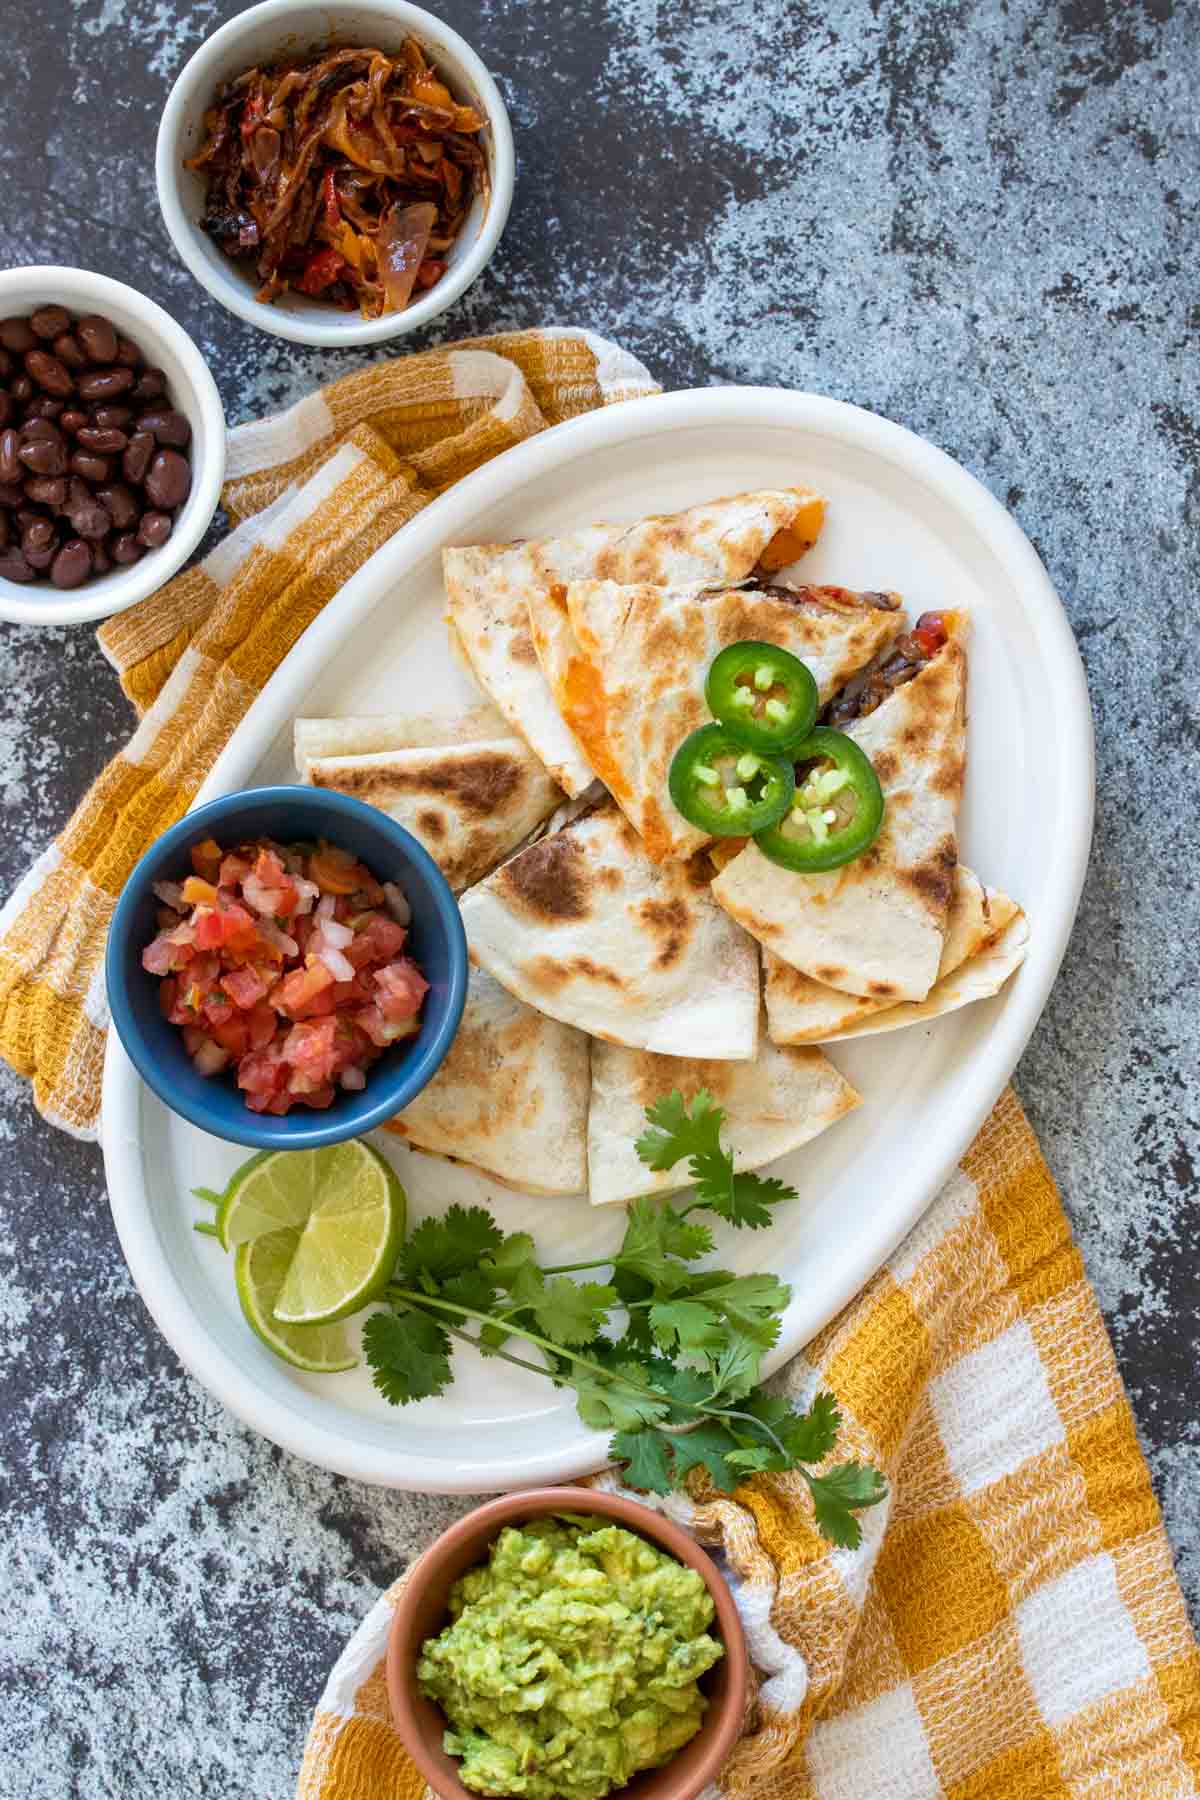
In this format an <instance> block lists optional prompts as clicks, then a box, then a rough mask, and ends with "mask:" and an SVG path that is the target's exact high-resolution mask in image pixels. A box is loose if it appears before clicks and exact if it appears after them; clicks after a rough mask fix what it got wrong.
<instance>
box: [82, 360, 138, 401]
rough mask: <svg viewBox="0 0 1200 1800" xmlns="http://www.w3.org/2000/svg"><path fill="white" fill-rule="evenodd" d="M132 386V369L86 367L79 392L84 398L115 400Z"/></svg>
mask: <svg viewBox="0 0 1200 1800" xmlns="http://www.w3.org/2000/svg"><path fill="white" fill-rule="evenodd" d="M132 386H133V372H132V370H130V369H119V368H116V367H114V368H111V369H86V370H85V371H84V373H83V374H82V375H81V376H80V377H79V394H80V398H81V399H83V400H113V399H115V398H116V396H117V395H118V394H123V393H125V392H126V390H127V389H128V388H131V387H132Z"/></svg>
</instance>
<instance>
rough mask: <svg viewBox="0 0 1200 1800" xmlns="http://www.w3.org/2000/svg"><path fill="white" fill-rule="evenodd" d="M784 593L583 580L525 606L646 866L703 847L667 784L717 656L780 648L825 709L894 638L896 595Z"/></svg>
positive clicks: (567, 707) (562, 698) (698, 721)
mask: <svg viewBox="0 0 1200 1800" xmlns="http://www.w3.org/2000/svg"><path fill="white" fill-rule="evenodd" d="M791 591H794V593H795V598H794V599H792V598H789V597H787V595H788V594H789V590H786V589H782V588H775V589H772V590H766V591H759V590H755V589H753V588H745V589H743V588H732V589H730V588H726V589H718V590H716V591H713V590H707V591H698V590H696V589H692V590H690V591H689V590H679V589H667V588H661V587H651V586H647V585H640V586H637V587H621V586H619V585H618V584H617V583H616V582H612V581H584V582H573V583H572V584H571V585H570V586H569V587H568V588H566V589H565V590H563V589H561V588H560V589H551V590H548V591H544V592H542V593H540V594H539V595H537V596H531V598H530V603H529V615H530V625H531V628H532V631H533V639H534V644H535V646H536V648H537V652H538V656H539V658H540V660H541V663H542V668H543V670H544V671H545V674H546V678H547V680H548V681H549V683H550V691H551V692H552V694H553V695H554V698H555V701H556V702H557V704H558V707H559V710H560V712H561V713H562V716H563V718H564V719H565V720H566V722H567V724H568V725H569V726H570V728H571V730H572V732H573V733H574V735H575V737H576V738H577V740H578V742H579V744H580V745H581V747H582V749H583V751H584V754H585V755H586V757H587V759H588V762H589V763H590V764H591V766H592V768H594V769H595V771H596V773H597V775H598V776H599V777H600V779H601V780H602V781H603V782H604V783H605V785H606V786H607V787H608V789H609V790H610V792H611V793H612V795H613V797H614V798H615V800H616V801H617V803H618V805H619V806H620V807H621V810H622V811H623V812H624V814H625V816H626V818H628V820H629V822H630V824H631V825H633V827H634V829H635V830H636V831H637V832H638V834H639V835H640V837H641V839H642V842H643V843H644V844H645V846H646V849H647V851H648V852H649V854H650V856H651V857H652V858H653V860H654V861H655V862H660V861H661V860H662V859H663V858H664V857H667V856H692V855H694V854H695V852H696V851H697V850H699V849H700V848H701V847H702V846H703V845H705V844H707V843H710V842H711V841H712V840H711V838H710V836H709V835H708V833H706V832H704V831H701V830H699V829H698V827H697V826H695V825H691V824H689V822H688V821H687V820H686V819H685V818H684V817H683V814H682V813H680V812H679V811H677V810H676V807H675V805H674V802H673V801H672V799H671V795H670V792H669V790H668V786H667V776H668V773H669V771H670V767H671V760H672V758H673V757H674V755H675V752H676V750H678V748H679V746H680V744H682V742H683V740H684V738H685V737H687V735H688V733H689V732H691V731H695V730H696V729H697V728H698V727H699V726H701V725H706V724H708V722H709V720H710V718H711V716H712V715H711V714H710V712H709V709H708V704H707V702H706V700H705V698H704V682H705V677H706V676H707V674H708V670H709V667H710V665H711V663H712V660H713V658H714V657H715V656H716V655H717V653H718V651H720V650H723V649H724V648H725V647H726V645H728V644H736V643H740V642H741V641H742V640H744V639H746V638H757V639H760V640H762V641H763V642H764V643H768V644H779V645H782V647H783V648H784V649H785V650H790V651H791V653H792V655H793V656H798V657H799V658H800V659H801V661H802V662H805V663H807V665H808V667H809V668H810V669H811V671H812V673H813V676H814V678H815V680H816V683H817V689H818V692H819V694H820V697H821V701H822V703H823V702H824V701H826V700H828V699H829V698H830V697H831V696H832V695H833V694H835V693H836V692H837V691H838V689H839V688H841V687H843V686H844V685H845V683H846V682H847V681H848V680H849V679H850V677H851V676H852V675H854V674H856V673H857V672H858V670H859V669H861V668H863V667H865V665H866V664H867V663H869V662H870V661H871V660H872V659H873V658H874V657H875V656H876V655H878V654H879V652H880V651H882V650H884V649H885V648H886V647H887V646H888V645H889V644H890V643H891V642H892V640H893V639H894V638H895V637H897V636H898V635H899V633H900V632H901V631H902V630H903V629H904V625H905V618H904V614H903V612H901V611H900V607H899V597H898V596H897V595H879V596H861V595H858V594H852V593H850V592H849V591H848V590H847V589H845V588H820V587H806V588H798V589H795V590H791ZM888 602H890V603H891V604H890V605H888V604H887V603H888ZM564 606H565V608H566V612H567V617H568V622H569V627H570V628H569V629H568V630H563V629H562V628H561V626H562V612H563V607H564Z"/></svg>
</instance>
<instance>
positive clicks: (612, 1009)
mask: <svg viewBox="0 0 1200 1800" xmlns="http://www.w3.org/2000/svg"><path fill="white" fill-rule="evenodd" d="M461 904H462V916H463V923H464V925H465V926H466V928H467V939H468V942H469V944H470V947H471V957H472V960H473V961H474V962H475V963H476V964H478V965H479V967H481V968H484V969H486V970H487V971H488V973H489V974H491V975H494V976H495V977H496V979H497V981H499V982H502V983H503V985H504V986H505V987H506V988H507V989H508V990H509V992H510V993H513V994H516V995H517V997H518V998H519V999H521V1000H524V1001H526V1002H527V1003H528V1004H529V1005H530V1006H536V1007H537V1008H538V1010H539V1011H541V1012H544V1013H548V1014H549V1015H550V1017H551V1018H554V1019H561V1020H562V1021H563V1022H564V1023H565V1024H568V1025H575V1026H577V1027H578V1028H579V1029H580V1030H581V1031H587V1032H590V1033H591V1035H592V1036H593V1037H598V1038H603V1039H605V1040H607V1041H608V1042H609V1043H614V1044H625V1045H627V1046H629V1047H630V1048H631V1049H635V1050H656V1051H658V1052H660V1053H661V1054H663V1055H666V1056H685V1055H689V1054H697V1055H701V1056H711V1057H715V1058H719V1059H720V1060H721V1061H736V1060H746V1059H748V1058H751V1057H753V1056H754V1054H755V1050H756V1048H757V1039H758V1010H759V999H758V992H759V976H758V947H757V945H756V944H755V943H754V941H753V940H752V939H751V938H749V937H747V936H746V933H745V932H744V931H742V930H741V929H740V927H739V926H737V925H735V924H734V923H733V921H732V919H730V918H729V917H728V916H727V915H726V914H725V913H723V912H722V911H721V909H720V907H718V906H716V905H714V904H713V899H712V895H711V893H710V891H709V884H708V871H707V869H706V868H705V867H703V859H702V858H697V859H696V861H695V862H692V863H680V862H671V863H665V864H662V865H661V866H656V865H655V864H654V863H652V862H651V861H650V859H649V857H648V856H647V855H646V853H645V851H644V850H643V849H642V846H641V842H640V840H639V838H638V836H637V834H636V832H635V831H634V830H633V828H632V827H631V826H630V825H629V824H628V822H627V821H626V820H625V819H624V818H623V817H622V815H621V813H620V811H619V809H618V808H617V807H616V806H615V805H614V804H613V802H612V801H611V800H609V801H606V802H605V803H604V804H603V805H602V806H599V807H597V808H596V810H595V811H594V812H590V813H587V814H586V815H585V816H584V817H582V818H580V819H577V820H575V821H574V822H573V823H572V824H570V825H567V826H565V827H564V829H563V830H562V831H558V832H555V833H554V834H553V835H552V836H549V837H544V838H541V839H540V840H539V841H538V842H537V843H535V844H532V845H530V846H529V848H528V849H526V850H522V851H520V852H519V853H518V854H517V855H516V856H514V857H511V858H510V859H509V861H508V862H506V863H504V864H502V866H501V867H500V868H499V869H497V870H496V872H495V874H494V875H491V876H489V877H488V879H487V880H486V881H484V882H481V883H480V884H479V886H478V887H474V888H472V889H471V891H470V892H469V893H467V894H464V895H463V898H462V903H461Z"/></svg>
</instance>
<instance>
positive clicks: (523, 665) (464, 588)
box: [442, 487, 824, 795]
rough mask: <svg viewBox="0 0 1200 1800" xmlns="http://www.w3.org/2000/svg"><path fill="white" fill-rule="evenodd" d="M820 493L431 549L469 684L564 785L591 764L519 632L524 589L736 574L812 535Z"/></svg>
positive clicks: (705, 579) (732, 578)
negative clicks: (436, 554)
mask: <svg viewBox="0 0 1200 1800" xmlns="http://www.w3.org/2000/svg"><path fill="white" fill-rule="evenodd" d="M823 515H824V502H823V500H822V499H821V497H820V495H819V494H816V493H814V492H813V491H812V490H811V489H810V488H803V487H796V488H764V489H762V490H760V491H759V492H757V493H750V494H734V495H732V496H730V497H728V498H724V499H719V500H711V501H708V502H707V503H706V504H704V505H702V506H693V507H690V508H689V509H688V510H687V511H686V512H680V513H670V514H666V515H664V516H662V517H658V518H649V519H639V520H637V521H636V522H635V523H633V524H624V525H590V526H586V527H584V529H583V530H581V531H575V532H570V533H568V534H567V535H565V536H563V537H554V538H535V539H530V540H529V541H528V542H526V543H517V544H474V545H469V546H466V547H464V548H461V549H450V550H446V551H444V552H443V556H442V565H443V570H444V573H445V579H446V610H447V621H448V624H449V626H450V630H451V636H452V640H453V639H454V638H455V637H457V640H458V645H459V648H461V650H462V652H463V653H464V655H465V657H466V660H467V662H468V663H469V665H470V667H471V669H472V672H473V673H474V676H475V679H476V681H478V683H479V685H480V687H481V688H482V689H483V690H484V692H485V693H486V694H489V695H490V696H491V698H492V699H493V700H494V701H495V703H496V705H497V706H498V707H499V708H500V710H501V712H502V713H503V714H504V716H505V718H506V719H507V720H508V721H509V724H510V725H511V726H512V727H513V729H514V730H516V731H519V732H520V733H521V735H522V736H523V737H524V738H525V739H526V740H527V741H528V742H529V744H530V745H531V746H532V747H533V749H534V750H536V752H537V754H538V755H539V756H540V757H541V759H542V761H543V763H544V764H545V765H546V767H547V769H549V771H550V773H551V774H552V775H553V777H554V779H555V780H556V781H557V782H558V783H559V785H560V786H561V787H563V788H564V789H565V790H566V792H567V793H568V794H572V795H574V794H578V793H581V792H582V791H583V789H584V788H586V787H587V786H588V784H589V782H590V781H591V780H592V775H593V771H592V769H591V768H590V767H589V765H588V761H587V758H586V757H585V756H584V755H583V753H582V751H581V750H580V747H579V745H578V743H577V742H576V741H575V739H574V737H573V736H572V735H571V732H570V731H569V730H568V728H567V726H566V725H564V723H563V721H562V718H561V716H560V714H559V711H558V708H557V706H556V705H555V704H554V701H553V699H552V697H551V694H550V690H549V688H548V687H547V685H546V679H545V677H544V675H543V674H542V670H541V666H540V664H539V662H538V658H537V653H536V651H535V649H534V646H533V640H532V638H531V636H530V631H529V616H528V610H527V602H528V600H529V598H530V596H531V595H532V594H535V593H537V592H539V591H542V590H544V589H546V588H550V587H557V586H563V585H565V584H566V583H567V582H571V581H583V580H610V581H629V582H655V583H662V584H664V585H666V584H669V585H671V586H674V587H680V586H688V585H689V584H692V583H697V584H704V583H713V584H726V585H730V586H732V585H733V584H734V583H736V582H739V581H744V580H745V579H746V578H747V576H749V575H750V574H751V573H752V572H753V571H754V569H755V568H758V567H761V568H764V569H766V570H767V571H768V572H773V571H774V570H776V569H779V568H782V567H783V566H784V565H785V564H787V563H790V562H794V561H795V560H796V558H797V557H799V556H801V555H803V553H804V551H805V550H807V549H809V548H810V547H811V545H812V544H813V543H815V541H816V538H817V535H818V533H819V532H820V529H821V522H822V518H823Z"/></svg>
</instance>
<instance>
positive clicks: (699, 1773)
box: [387, 1487, 749, 1800]
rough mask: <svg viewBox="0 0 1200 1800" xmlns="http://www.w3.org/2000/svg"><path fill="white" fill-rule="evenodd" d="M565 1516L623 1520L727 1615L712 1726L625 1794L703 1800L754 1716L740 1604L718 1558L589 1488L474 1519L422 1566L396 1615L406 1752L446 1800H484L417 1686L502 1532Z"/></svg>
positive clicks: (394, 1649) (563, 1490)
mask: <svg viewBox="0 0 1200 1800" xmlns="http://www.w3.org/2000/svg"><path fill="white" fill-rule="evenodd" d="M556 1512H572V1513H595V1514H597V1515H598V1516H600V1517H602V1518H606V1519H615V1520H616V1521H617V1522H618V1524H620V1525H623V1526H625V1527H626V1529H627V1530H629V1531H636V1532H637V1533H638V1535H639V1537H644V1538H646V1539H647V1540H648V1541H649V1542H650V1543H652V1544H655V1545H657V1546H658V1548H659V1549H660V1550H665V1551H667V1553H668V1554H669V1555H671V1556H674V1557H675V1558H676V1559H677V1560H678V1561H679V1562H681V1563H685V1564H686V1565H687V1567H688V1568H689V1569H695V1570H696V1572H697V1574H699V1575H700V1576H701V1577H702V1578H703V1580H704V1583H705V1586H706V1587H707V1588H708V1591H709V1593H710V1594H711V1595H712V1597H713V1604H714V1605H715V1607H716V1609H717V1611H716V1618H715V1619H714V1620H713V1626H712V1629H713V1630H714V1631H715V1633H716V1635H717V1636H718V1637H719V1638H720V1640H721V1642H722V1643H723V1644H724V1646H725V1654H724V1656H723V1657H722V1658H721V1660H720V1662H719V1663H717V1665H716V1667H715V1668H713V1669H710V1670H709V1672H708V1674H707V1675H706V1676H705V1677H704V1679H703V1681H702V1682H701V1686H702V1687H703V1689H704V1691H705V1693H706V1694H707V1696H708V1710H707V1711H706V1712H705V1715H704V1723H703V1725H701V1727H700V1730H699V1731H698V1732H697V1733H696V1735H695V1737H694V1738H692V1740H691V1742H690V1743H687V1744H685V1745H684V1747H683V1749H682V1750H681V1751H680V1752H679V1754H678V1755H677V1756H675V1757H673V1758H672V1760H671V1761H670V1762H669V1763H665V1764H664V1765H663V1767H662V1768H661V1769H647V1770H645V1771H644V1772H643V1773H642V1774H640V1775H638V1776H636V1777H635V1778H634V1780H633V1781H631V1782H630V1783H629V1785H628V1786H627V1787H624V1788H622V1789H620V1795H621V1800H693V1797H694V1796H695V1795H696V1794H698V1793H699V1792H700V1791H701V1789H702V1788H704V1787H706V1786H707V1784H708V1783H709V1782H710V1781H711V1780H712V1779H713V1778H714V1776H715V1775H716V1773H717V1771H718V1769H719V1768H720V1767H721V1764H722V1763H723V1762H724V1761H725V1758H726V1757H727V1756H728V1754H729V1752H730V1750H731V1749H732V1747H733V1744H734V1742H735V1740H736V1739H737V1736H738V1733H739V1731H740V1730H741V1726H742V1718H743V1715H744V1713H745V1707H746V1686H747V1681H748V1678H749V1659H748V1657H747V1655H746V1640H745V1637H744V1635H743V1633H742V1625H741V1620H740V1619H739V1618H738V1613H737V1607H736V1606H735V1605H734V1602H733V1595H732V1594H731V1593H730V1591H729V1589H728V1587H727V1586H726V1585H725V1582H724V1580H723V1579H722V1577H721V1575H720V1574H719V1572H718V1570H717V1567H716V1565H715V1563H714V1562H713V1561H712V1558H711V1557H709V1556H706V1555H705V1553H704V1551H703V1550H701V1549H700V1548H699V1546H698V1545H697V1544H695V1543H693V1541H692V1539H691V1538H690V1537H688V1535H687V1533H686V1532H684V1531H681V1530H680V1529H679V1527H678V1526H677V1525H672V1524H671V1523H670V1521H669V1520H667V1519H664V1518H662V1517H661V1516H660V1515H659V1514H658V1513H656V1512H652V1511H651V1509H650V1508H649V1507H648V1506H641V1505H639V1503H638V1502H637V1501H636V1500H625V1499H621V1498H619V1497H618V1496H617V1495H615V1494H598V1493H593V1492H591V1491H590V1490H589V1489H588V1488H577V1487H548V1488H532V1489H529V1490H528V1491H526V1492H525V1493H517V1494H505V1495H503V1496H502V1497H501V1498H500V1499H499V1500H492V1501H489V1503H488V1504H487V1505H486V1506H481V1507H479V1508H478V1509H477V1510H476V1511H475V1512H473V1513H468V1515H467V1517H466V1518H465V1519H460V1520H459V1522H458V1524H457V1525H452V1526H451V1527H450V1529H449V1531H444V1532H443V1533H442V1535H441V1537H440V1538H438V1539H437V1540H436V1542H435V1543H433V1544H431V1545H430V1547H429V1549H428V1550H426V1551H425V1552H424V1554H423V1555H422V1556H420V1557H419V1558H418V1559H417V1561H416V1563H415V1564H414V1565H413V1570H412V1578H411V1579H410V1581H409V1582H408V1585H407V1586H406V1588H405V1590H404V1593H403V1594H402V1595H401V1597H400V1604H399V1605H398V1606H397V1608H396V1616H395V1618H394V1619H393V1621H392V1633H391V1637H390V1639H389V1640H388V1655H387V1683H388V1697H389V1699H390V1701H391V1707H392V1718H393V1720H394V1721H395V1725H396V1730H397V1731H398V1732H399V1734H400V1736H401V1737H402V1738H403V1740H404V1746H405V1749H406V1750H407V1751H408V1753H409V1755H410V1756H411V1757H412V1759H413V1761H414V1762H415V1763H416V1765H417V1767H418V1769H420V1771H421V1773H422V1775H424V1777H425V1779H426V1780H427V1781H428V1782H429V1785H430V1786H431V1787H432V1788H433V1790H434V1792H435V1793H437V1794H440V1795H442V1797H443V1800H479V1796H478V1795H475V1794H472V1792H471V1790H470V1789H469V1788H465V1787H464V1786H463V1784H462V1782H461V1781H460V1780H459V1779H458V1764H457V1762H456V1761H455V1760H454V1758H453V1757H451V1756H447V1755H446V1752H445V1751H444V1750H443V1749H442V1733H443V1731H444V1730H445V1728H446V1721H445V1719H444V1718H443V1716H442V1713H441V1711H440V1710H439V1708H438V1707H436V1706H434V1705H433V1704H432V1702H430V1701H429V1700H426V1699H425V1697H424V1695H423V1694H422V1693H421V1692H420V1690H419V1688H418V1686H417V1657H418V1654H419V1652H420V1648H421V1645H422V1644H423V1643H424V1641H425V1639H426V1638H429V1637H434V1636H436V1635H437V1633H438V1632H439V1631H440V1630H441V1628H442V1626H443V1625H444V1624H445V1623H446V1620H447V1612H446V1602H447V1599H448V1597H449V1593H450V1589H451V1587H452V1586H453V1584H454V1583H455V1582H456V1581H457V1580H458V1577H459V1576H460V1575H462V1574H464V1573H465V1571H466V1570H467V1569H470V1568H473V1567H474V1566H475V1564H477V1563H481V1562H484V1561H486V1559H487V1553H488V1548H489V1546H490V1545H491V1542H492V1540H493V1538H495V1537H497V1536H498V1535H499V1532H500V1530H501V1528H502V1526H505V1525H513V1524H520V1523H522V1522H523V1521H524V1520H526V1519H536V1518H542V1517H544V1515H545V1514H546V1513H556Z"/></svg>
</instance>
